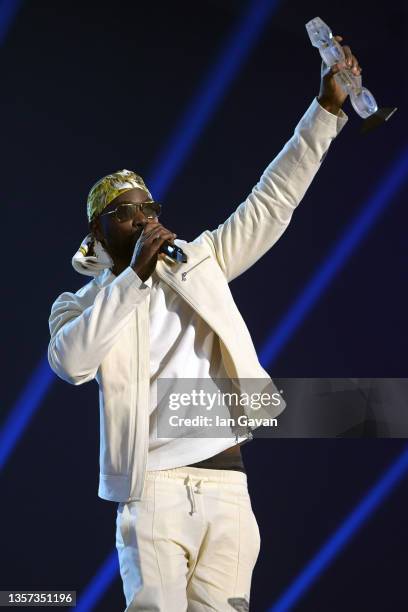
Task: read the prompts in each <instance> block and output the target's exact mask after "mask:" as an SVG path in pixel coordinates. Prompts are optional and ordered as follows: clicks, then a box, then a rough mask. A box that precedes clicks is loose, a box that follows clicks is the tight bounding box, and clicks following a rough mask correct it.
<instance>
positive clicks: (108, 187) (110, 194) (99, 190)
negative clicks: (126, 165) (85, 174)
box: [87, 170, 153, 221]
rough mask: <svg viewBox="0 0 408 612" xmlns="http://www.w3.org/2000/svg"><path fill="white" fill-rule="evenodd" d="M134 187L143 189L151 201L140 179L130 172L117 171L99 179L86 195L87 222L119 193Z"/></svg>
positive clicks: (149, 194) (137, 175)
mask: <svg viewBox="0 0 408 612" xmlns="http://www.w3.org/2000/svg"><path fill="white" fill-rule="evenodd" d="M135 187H138V188H139V189H143V191H145V192H146V193H147V195H148V196H149V198H150V199H153V198H152V195H151V193H150V191H149V190H148V188H147V187H146V185H145V183H144V180H143V179H142V177H141V176H139V174H136V172H132V170H118V171H117V172H113V173H112V174H108V175H107V176H104V177H103V178H101V179H100V180H99V181H98V182H97V183H95V185H94V186H93V187H92V188H91V190H90V192H89V195H88V201H87V213H88V221H92V219H94V218H95V217H97V216H98V215H99V214H100V213H101V212H102V211H103V210H104V208H106V207H107V206H108V204H110V203H111V202H112V200H114V199H115V198H116V197H117V196H118V195H119V194H120V193H124V192H125V191H129V190H130V189H134V188H135Z"/></svg>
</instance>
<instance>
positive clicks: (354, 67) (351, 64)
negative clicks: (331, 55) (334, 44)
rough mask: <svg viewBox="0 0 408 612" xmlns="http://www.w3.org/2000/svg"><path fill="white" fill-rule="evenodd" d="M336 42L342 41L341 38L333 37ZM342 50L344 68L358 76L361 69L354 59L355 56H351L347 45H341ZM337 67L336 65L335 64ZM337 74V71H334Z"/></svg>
mask: <svg viewBox="0 0 408 612" xmlns="http://www.w3.org/2000/svg"><path fill="white" fill-rule="evenodd" d="M334 38H335V39H336V40H337V41H338V42H340V41H342V40H343V37H342V36H335V37H334ZM342 49H343V51H344V55H345V62H346V65H345V67H346V68H347V69H348V70H350V71H351V72H352V73H353V74H354V75H356V76H359V75H360V74H361V73H362V71H363V69H362V68H361V66H360V64H359V63H358V59H357V58H356V56H355V55H353V53H352V52H351V49H350V47H349V46H348V45H343V46H342ZM336 66H337V64H336ZM336 72H337V70H336Z"/></svg>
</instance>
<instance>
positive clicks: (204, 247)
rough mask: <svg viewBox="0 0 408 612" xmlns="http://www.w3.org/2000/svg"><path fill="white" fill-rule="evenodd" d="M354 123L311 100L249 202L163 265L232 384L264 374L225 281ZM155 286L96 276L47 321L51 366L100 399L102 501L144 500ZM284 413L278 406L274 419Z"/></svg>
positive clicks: (281, 221) (275, 230)
mask: <svg viewBox="0 0 408 612" xmlns="http://www.w3.org/2000/svg"><path fill="white" fill-rule="evenodd" d="M347 120H348V118H347V116H346V115H345V114H344V113H343V111H341V112H340V116H335V115H333V114H331V113H329V112H328V111H326V110H325V109H323V108H322V107H321V106H320V105H319V103H318V102H317V99H316V98H315V99H314V100H313V102H312V104H311V105H310V107H309V108H308V110H307V111H306V113H305V114H304V116H303V117H302V119H301V120H300V122H299V123H298V125H297V126H296V128H295V131H294V134H293V136H292V137H291V139H290V140H289V141H288V142H287V143H286V145H285V146H284V148H283V149H282V151H281V152H280V153H279V154H278V155H277V157H276V158H275V159H274V160H273V161H272V162H271V163H270V164H269V165H268V167H267V168H266V170H265V171H264V173H263V174H262V176H261V178H260V180H259V182H258V183H257V184H256V185H255V187H254V188H253V189H252V192H251V193H250V194H249V196H248V197H247V199H246V200H245V201H244V202H243V203H242V204H241V205H240V206H239V207H238V208H237V209H236V211H235V212H233V213H232V214H231V216H230V217H229V218H228V219H227V220H226V221H225V222H224V223H222V224H221V225H219V226H218V228H217V229H215V230H213V231H210V230H206V231H204V232H203V233H202V234H200V235H199V236H198V238H196V239H195V240H194V241H192V242H185V241H182V240H176V244H178V245H179V246H181V247H182V248H183V250H184V251H185V253H186V254H187V256H188V263H186V264H179V263H176V262H174V263H173V262H172V263H170V262H169V261H168V260H162V261H159V262H158V263H157V268H156V271H157V274H158V276H159V278H160V279H161V280H162V281H163V282H164V283H167V284H168V285H170V287H172V289H173V290H174V291H177V293H179V294H180V295H181V296H182V298H183V299H185V300H186V301H187V302H188V303H189V304H190V305H191V307H192V308H194V310H196V311H197V313H198V314H199V315H200V316H201V317H202V318H203V319H204V320H205V321H206V322H207V323H208V325H209V326H210V327H211V328H212V329H213V330H214V332H215V333H216V334H217V336H218V337H219V340H220V346H221V352H222V356H223V360H224V366H225V369H226V371H227V373H228V376H229V377H230V378H237V379H241V378H243V379H253V378H265V379H268V380H269V381H270V378H269V376H268V373H267V372H266V371H265V370H264V369H263V368H262V367H261V365H260V363H259V361H258V358H257V355H256V352H255V348H254V345H253V343H252V340H251V336H250V334H249V331H248V329H247V327H246V325H245V322H244V320H243V318H242V316H241V314H240V313H239V311H238V308H237V306H236V305H235V302H234V299H233V297H232V295H231V292H230V289H229V286H228V283H229V282H230V281H231V280H232V279H234V278H236V277H237V276H239V275H240V274H242V273H243V272H245V270H247V269H248V268H249V267H250V266H252V265H253V264H254V263H255V262H256V261H257V260H258V259H259V258H260V257H262V255H263V254H264V253H265V252H266V251H268V249H270V248H271V247H272V246H273V245H274V244H275V242H276V241H277V240H278V239H279V238H280V236H281V235H282V234H283V232H284V230H285V228H286V227H287V226H288V224H289V221H290V219H291V217H292V213H293V211H294V209H295V208H296V206H297V205H298V204H299V202H300V201H301V199H302V198H303V196H304V194H305V192H306V190H307V188H308V187H309V185H310V183H311V181H312V179H313V177H314V176H315V174H316V172H317V171H318V169H319V167H320V164H321V162H322V160H323V157H324V156H325V154H326V152H327V150H328V148H329V146H330V143H331V141H332V140H333V138H335V136H337V134H338V133H339V132H340V130H341V129H342V128H343V126H344V125H345V123H346V122H347ZM149 292H150V289H149V287H148V286H147V285H146V284H145V283H143V282H142V281H141V280H140V279H139V277H138V276H137V275H136V274H135V272H134V271H133V269H132V268H130V267H128V268H126V269H125V270H124V271H123V272H122V273H121V274H120V275H119V276H117V277H115V276H114V275H113V274H112V273H111V272H110V270H109V269H106V270H103V271H102V272H100V273H98V275H97V276H96V277H94V278H93V279H92V280H91V281H90V282H89V283H87V284H86V285H85V286H83V287H82V288H81V289H79V290H78V291H77V292H76V293H70V292H65V293H62V294H61V295H60V296H59V297H58V298H57V299H56V301H55V302H54V304H53V305H52V309H51V315H50V318H49V326H50V335H51V339H50V343H49V347H48V360H49V363H50V366H51V368H52V370H53V371H54V372H55V373H56V374H57V375H58V376H59V377H60V378H62V379H63V380H65V381H67V382H69V383H71V384H73V385H81V384H83V383H86V382H88V381H90V380H93V379H96V380H97V382H98V385H99V400H100V477H99V491H98V495H99V496H100V497H101V498H102V499H106V500H111V501H116V502H127V501H130V500H139V499H141V496H142V492H143V485H144V478H145V472H146V464H147V452H148V442H149V435H148V434H149V405H150V404H149V392H150V390H149V389H150V372H149ZM283 408H284V404H281V405H280V406H279V407H278V408H277V411H276V413H275V414H274V415H272V414H271V416H277V414H279V413H280V412H281V411H282V410H283Z"/></svg>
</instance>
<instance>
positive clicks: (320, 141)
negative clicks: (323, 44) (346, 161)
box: [194, 36, 361, 281]
mask: <svg viewBox="0 0 408 612" xmlns="http://www.w3.org/2000/svg"><path fill="white" fill-rule="evenodd" d="M336 38H337V39H338V40H342V39H341V37H339V36H338V37H336ZM343 49H344V52H345V57H346V63H347V64H348V62H350V64H348V65H349V66H350V67H351V69H352V70H353V71H354V73H355V74H359V73H360V72H361V69H360V67H359V65H358V62H357V59H356V58H355V57H354V55H352V53H351V50H350V48H349V47H346V46H345V47H343ZM340 68H341V65H340V64H335V65H334V66H332V67H331V68H328V67H327V66H326V65H325V64H324V63H323V64H322V66H321V81H320V91H319V96H318V98H315V99H314V100H313V102H312V103H311V105H310V107H309V108H308V110H307V111H306V113H305V114H304V115H303V117H302V118H301V120H300V121H299V123H298V125H297V126H296V128H295V130H294V134H293V136H292V137H291V139H290V140H289V141H288V142H287V143H286V144H285V146H284V147H283V149H282V151H281V152H280V153H279V154H278V155H277V156H276V157H275V159H274V160H273V161H272V162H271V163H270V164H269V166H268V167H267V168H266V170H265V171H264V172H263V174H262V176H261V178H260V180H259V182H258V183H257V184H256V185H255V187H254V188H253V189H252V191H251V193H250V194H249V196H248V197H247V199H246V200H245V201H244V202H243V203H242V204H241V205H240V206H239V207H238V208H237V209H236V210H235V212H233V213H232V215H231V216H230V217H229V218H228V219H227V220H226V221H225V222H224V223H222V224H221V225H219V226H218V228H217V229H215V230H213V231H210V230H206V231H205V232H203V233H202V234H200V235H199V236H198V237H197V238H196V240H195V241H194V242H202V243H206V244H207V245H208V248H209V249H210V250H211V252H212V254H213V255H214V256H215V257H216V258H217V260H218V263H219V265H220V267H221V269H222V270H223V272H224V274H225V275H226V277H227V279H228V281H230V280H232V279H233V278H235V277H237V276H239V275H240V274H242V272H244V271H245V270H247V269H248V268H249V267H250V266H252V265H253V264H254V263H255V262H256V261H257V260H258V259H259V258H260V257H262V255H264V253H266V251H268V250H269V249H270V248H271V247H272V246H273V245H274V244H275V242H277V240H278V239H279V238H280V236H281V235H282V234H283V232H284V231H285V229H286V228H287V226H288V225H289V222H290V220H291V217H292V214H293V211H294V210H295V208H296V207H297V206H298V204H299V203H300V201H301V200H302V198H303V196H304V194H305V192H306V190H307V189H308V187H309V185H310V184H311V182H312V180H313V178H314V176H315V174H316V173H317V171H318V170H319V168H320V165H321V163H322V161H323V159H324V157H325V155H326V153H327V151H328V149H329V147H330V144H331V142H332V140H333V139H334V138H335V137H336V136H337V135H338V134H339V133H340V131H341V130H342V128H343V127H344V125H345V124H346V122H347V120H348V117H347V115H346V114H345V113H344V112H343V111H342V110H341V107H342V105H343V103H344V101H345V99H346V98H347V94H345V93H344V91H343V90H342V88H340V87H339V85H338V84H337V82H336V79H335V78H334V75H335V74H336V72H338V70H339V69H340Z"/></svg>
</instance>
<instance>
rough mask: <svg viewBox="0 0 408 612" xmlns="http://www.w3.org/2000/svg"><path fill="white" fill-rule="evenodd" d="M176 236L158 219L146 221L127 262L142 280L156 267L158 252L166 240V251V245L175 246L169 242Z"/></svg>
mask: <svg viewBox="0 0 408 612" xmlns="http://www.w3.org/2000/svg"><path fill="white" fill-rule="evenodd" d="M176 236H177V234H174V233H173V232H171V231H170V230H168V229H167V228H165V227H163V225H162V224H161V223H159V222H158V221H147V223H146V224H145V226H144V228H143V232H142V233H141V234H140V236H139V239H138V241H137V242H136V244H135V248H134V251H133V255H132V259H131V262H130V264H129V265H130V267H131V268H133V270H134V271H135V272H136V274H137V275H138V277H139V278H141V279H142V281H145V280H147V279H148V278H149V277H150V276H151V275H152V273H153V271H154V269H155V268H156V264H157V260H158V257H159V254H160V252H161V250H162V247H163V245H164V244H165V243H166V242H168V243H170V244H168V245H166V247H167V248H166V250H165V252H167V250H168V247H170V248H177V247H175V245H172V244H171V243H172V242H173V241H174V239H175V238H176Z"/></svg>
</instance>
